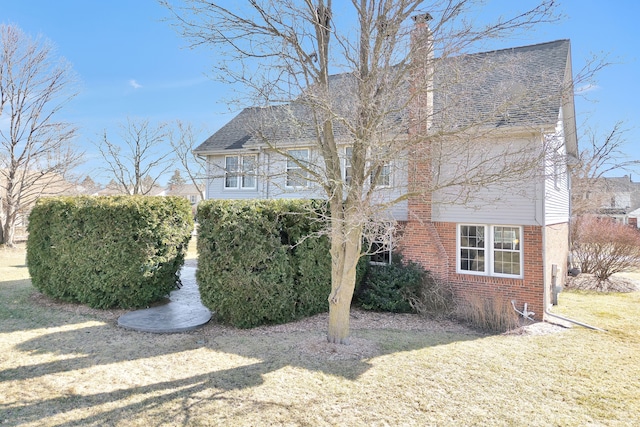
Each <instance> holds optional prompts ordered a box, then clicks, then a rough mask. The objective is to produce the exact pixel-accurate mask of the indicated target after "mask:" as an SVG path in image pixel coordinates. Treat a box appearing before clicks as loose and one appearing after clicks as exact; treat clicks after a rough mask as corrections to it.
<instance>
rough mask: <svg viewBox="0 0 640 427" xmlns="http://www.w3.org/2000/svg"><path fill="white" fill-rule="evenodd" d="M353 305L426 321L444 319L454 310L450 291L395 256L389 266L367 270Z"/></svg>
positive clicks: (411, 264)
mask: <svg viewBox="0 0 640 427" xmlns="http://www.w3.org/2000/svg"><path fill="white" fill-rule="evenodd" d="M363 259H366V258H363ZM356 301H357V302H358V304H359V305H360V306H361V307H362V308H363V309H365V310H375V311H389V312H393V313H419V314H423V315H426V316H430V317H438V316H444V315H448V314H450V313H451V312H452V310H453V309H454V304H453V291H452V289H451V287H450V286H448V285H447V284H445V283H440V282H438V281H436V280H434V279H433V277H432V276H431V274H430V273H429V272H428V271H427V270H425V269H424V268H423V267H422V266H421V265H420V264H417V263H415V262H413V261H409V262H403V260H402V257H401V256H400V255H399V254H394V256H393V259H392V262H391V263H390V264H382V265H381V264H373V265H369V266H368V269H367V270H366V272H365V273H364V277H363V279H362V283H361V284H360V286H359V288H358V292H357V295H356Z"/></svg>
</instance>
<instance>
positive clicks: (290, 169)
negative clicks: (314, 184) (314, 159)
mask: <svg viewBox="0 0 640 427" xmlns="http://www.w3.org/2000/svg"><path fill="white" fill-rule="evenodd" d="M287 154H288V155H289V157H288V158H287V187H308V186H309V182H308V181H307V179H308V177H309V175H308V172H307V171H306V170H305V169H304V168H303V165H304V166H306V165H307V164H308V163H309V150H289V151H287Z"/></svg>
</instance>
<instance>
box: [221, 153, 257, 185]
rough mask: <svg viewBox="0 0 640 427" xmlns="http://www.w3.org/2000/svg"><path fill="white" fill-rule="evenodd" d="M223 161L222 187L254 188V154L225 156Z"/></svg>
mask: <svg viewBox="0 0 640 427" xmlns="http://www.w3.org/2000/svg"><path fill="white" fill-rule="evenodd" d="M224 162H225V164H224V171H225V178H224V188H243V189H254V188H256V184H257V180H256V165H257V156H256V155H246V156H226V157H225V158H224Z"/></svg>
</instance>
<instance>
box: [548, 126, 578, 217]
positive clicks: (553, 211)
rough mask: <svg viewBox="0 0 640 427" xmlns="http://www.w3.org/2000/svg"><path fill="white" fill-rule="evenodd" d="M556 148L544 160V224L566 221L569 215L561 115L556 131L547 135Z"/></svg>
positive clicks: (567, 180)
mask: <svg viewBox="0 0 640 427" xmlns="http://www.w3.org/2000/svg"><path fill="white" fill-rule="evenodd" d="M547 140H548V141H553V144H554V145H555V147H552V148H556V149H555V150H550V151H549V155H548V156H547V158H546V161H545V171H546V174H545V176H546V179H545V186H544V223H545V225H552V224H560V223H563V222H568V221H569V217H570V212H569V211H570V198H571V196H570V180H569V176H568V173H567V162H566V154H567V152H566V146H565V143H564V141H565V139H564V130H563V127H562V116H560V120H559V121H558V125H557V127H556V133H555V134H554V135H547Z"/></svg>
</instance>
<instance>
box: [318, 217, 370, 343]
mask: <svg viewBox="0 0 640 427" xmlns="http://www.w3.org/2000/svg"><path fill="white" fill-rule="evenodd" d="M331 222H332V239H331V261H332V267H331V295H329V329H328V332H327V341H329V342H330V343H335V344H347V340H348V338H349V316H350V310H351V299H352V298H353V292H354V290H355V284H356V265H357V264H358V259H359V258H360V251H361V249H362V243H361V239H362V233H361V227H360V226H358V225H356V226H355V227H353V228H352V227H351V224H349V223H348V221H344V220H342V219H334V218H332V221H331Z"/></svg>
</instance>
